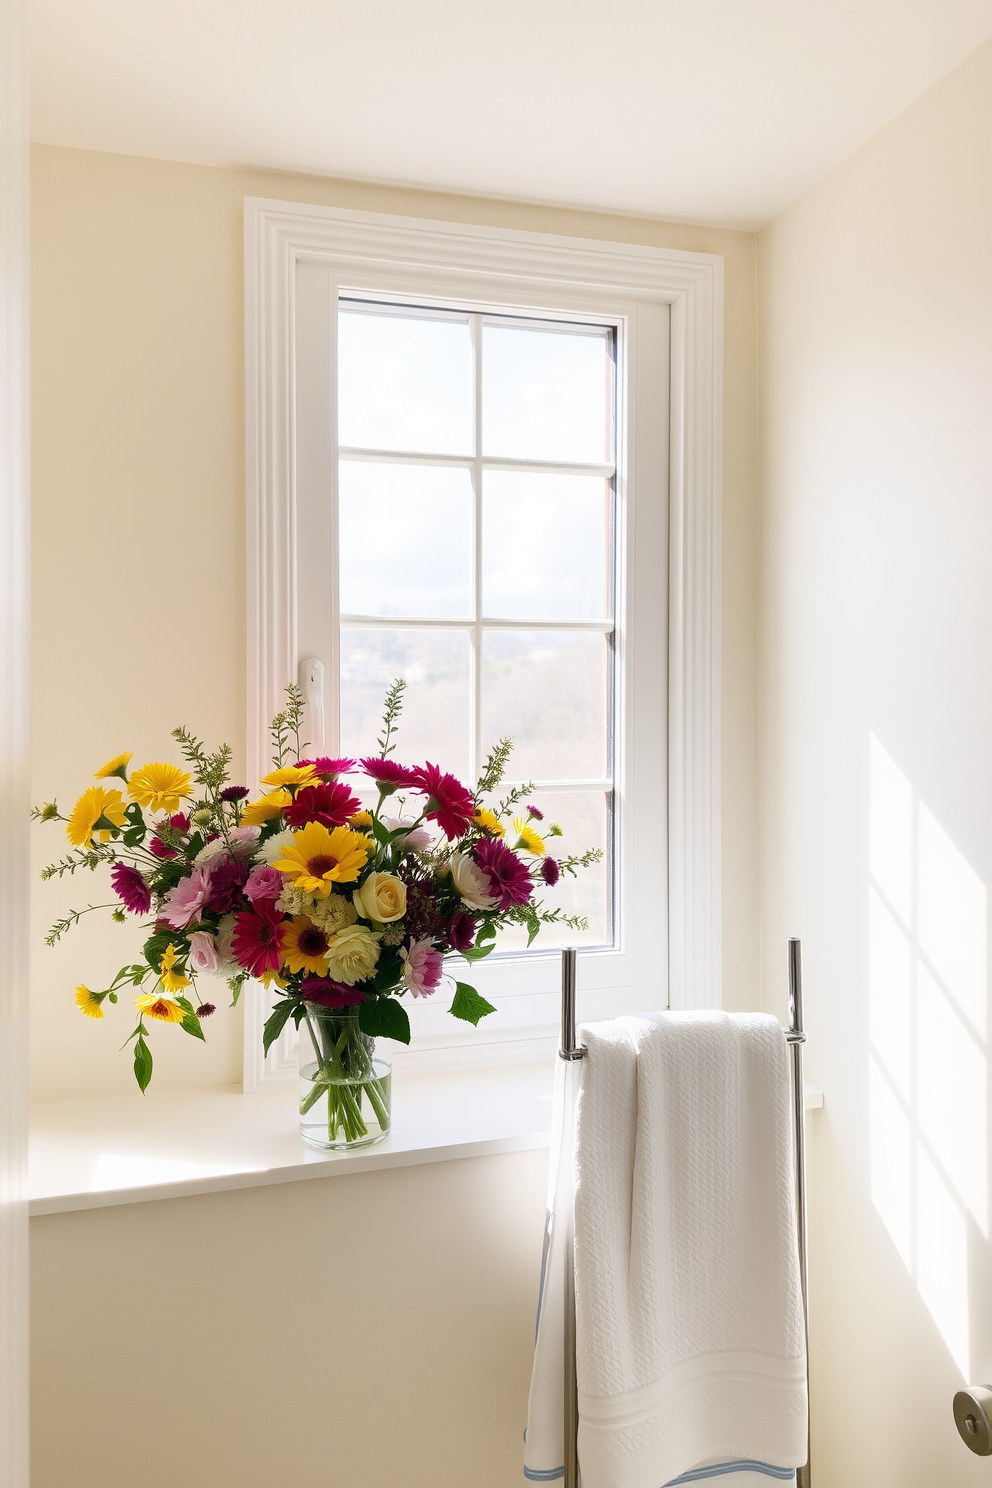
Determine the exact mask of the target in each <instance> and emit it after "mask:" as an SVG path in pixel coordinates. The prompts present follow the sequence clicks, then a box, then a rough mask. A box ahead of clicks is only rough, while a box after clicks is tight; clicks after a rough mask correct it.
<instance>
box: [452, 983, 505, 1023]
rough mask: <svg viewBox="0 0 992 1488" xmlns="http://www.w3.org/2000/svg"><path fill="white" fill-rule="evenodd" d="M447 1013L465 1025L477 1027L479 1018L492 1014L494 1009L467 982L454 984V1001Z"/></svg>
mask: <svg viewBox="0 0 992 1488" xmlns="http://www.w3.org/2000/svg"><path fill="white" fill-rule="evenodd" d="M448 1011H449V1012H450V1013H451V1014H452V1016H453V1017H455V1018H462V1019H464V1021H465V1022H466V1023H472V1024H473V1025H475V1026H476V1027H477V1026H478V1023H479V1019H480V1018H485V1017H486V1016H487V1015H488V1014H489V1013H494V1012H495V1011H496V1009H495V1008H494V1007H493V1005H492V1003H491V1002H487V1001H486V999H485V998H484V997H481V996H480V995H479V993H478V992H476V990H475V988H474V987H470V986H469V985H468V983H467V982H456V983H455V1000H454V1002H453V1003H452V1004H451V1007H450V1008H449V1009H448Z"/></svg>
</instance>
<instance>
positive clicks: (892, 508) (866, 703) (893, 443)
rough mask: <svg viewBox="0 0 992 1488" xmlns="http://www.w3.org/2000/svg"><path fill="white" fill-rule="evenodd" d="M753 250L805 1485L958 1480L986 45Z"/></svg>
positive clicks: (966, 1343) (985, 491)
mask: <svg viewBox="0 0 992 1488" xmlns="http://www.w3.org/2000/svg"><path fill="white" fill-rule="evenodd" d="M758 266H759V278H758V285H759V306H760V322H759V338H760V365H761V369H762V378H761V410H760V417H761V429H762V440H761V461H760V467H759V469H760V479H761V490H762V510H761V561H760V577H759V584H760V593H761V598H762V604H761V619H760V636H761V642H760V668H761V672H760V675H761V697H762V704H761V786H760V799H761V841H762V860H761V861H762V906H763V911H762V968H763V978H764V982H765V998H766V1004H767V1005H768V1006H771V1007H773V1008H774V1009H775V1010H776V1011H779V1012H782V1011H784V1006H783V1001H782V996H781V986H782V975H781V972H782V960H783V945H784V941H785V937H786V936H787V935H789V934H795V935H801V936H802V937H803V946H804V952H805V963H806V987H807V1000H808V1025H809V1031H810V1041H809V1044H808V1045H807V1049H808V1057H809V1065H810V1069H811V1073H812V1076H813V1078H814V1079H816V1080H817V1082H818V1083H820V1084H822V1086H823V1089H824V1092H825V1096H826V1105H825V1108H824V1110H823V1112H822V1113H821V1114H820V1115H819V1116H817V1118H816V1119H815V1121H814V1122H813V1123H811V1125H812V1130H813V1133H814V1146H813V1156H812V1161H813V1208H812V1215H811V1225H810V1231H811V1237H812V1282H811V1287H812V1338H813V1395H812V1399H813V1407H814V1438H813V1450H814V1459H813V1461H814V1481H815V1482H816V1484H817V1488H854V1485H862V1484H869V1483H870V1484H873V1485H876V1488H896V1485H898V1488H934V1485H935V1484H938V1483H939V1484H940V1485H941V1488H956V1485H965V1484H969V1483H979V1482H985V1481H986V1480H987V1477H988V1464H987V1463H985V1462H982V1461H981V1460H980V1459H978V1458H976V1457H973V1456H972V1455H970V1454H969V1453H968V1452H967V1451H966V1450H965V1448H964V1447H963V1446H962V1445H961V1443H960V1442H959V1441H958V1439H957V1436H956V1434H955V1431H954V1427H953V1424H952V1421H951V1410H950V1406H951V1397H952V1394H953V1392H954V1390H955V1389H956V1388H957V1387H958V1386H959V1384H960V1383H961V1380H962V1375H963V1374H967V1375H968V1376H969V1377H970V1378H971V1379H972V1380H975V1381H986V1380H989V1379H992V1308H990V1301H992V1253H990V1249H989V1241H988V1200H987V1192H986V1191H987V1184H988V1176H989V1157H988V1143H987V1131H988V1118H987V1104H988V1102H987V1080H988V1072H987V1042H986V1037H987V1034H986V1028H987V1018H988V995H989V994H988V978H987V971H986V960H987V941H988V931H987V907H986V906H987V894H988V887H989V885H990V884H992V768H990V764H992V701H990V687H989V657H990V645H992V582H990V574H992V422H990V413H989V410H990V407H992V45H987V46H985V47H983V48H982V49H981V50H980V51H979V52H977V53H976V54H974V55H973V56H972V57H971V58H970V59H969V60H968V61H967V62H966V63H965V64H964V65H963V66H962V67H960V68H959V69H958V70H957V71H956V72H954V73H953V74H951V75H950V76H949V77H948V78H946V79H945V80H944V81H943V82H941V83H940V84H939V85H938V86H937V87H936V88H934V89H933V90H932V91H931V92H929V93H928V94H926V96H925V97H923V98H922V99H920V100H919V101H918V102H917V103H916V104H914V105H913V106H912V107H911V108H910V109H908V110H907V111H906V112H905V113H903V114H902V115H901V116H900V117H899V118H897V119H896V120H895V121H894V122H893V123H892V124H891V125H889V126H888V127H887V128H886V129H885V130H883V131H882V132H881V133H880V134H878V135H877V136H876V137H875V138H874V139H872V140H871V141H870V142H869V143H868V144H866V145H865V146H864V147H863V148H862V149H861V150H859V151H858V152H857V153H856V154H855V155H853V156H852V157H851V158H850V159H848V160H847V161H846V162H845V163H844V164H843V165H841V166H840V167H839V168H838V169H837V170H835V171H834V172H833V173H832V174H831V175H829V176H828V177H827V178H826V179H825V180H824V181H822V182H821V183H820V184H819V185H818V186H816V187H815V188H814V189H813V190H811V191H810V192H809V193H807V195H805V196H804V197H803V198H802V199H801V200H800V201H798V202H797V203H796V204H795V205H794V206H792V207H791V208H790V209H789V210H788V211H787V212H785V213H783V215H782V216H781V217H779V218H778V219H777V220H776V221H775V222H774V223H773V224H772V225H771V226H770V227H769V228H768V229H767V230H766V231H764V232H763V233H762V234H761V235H760V238H759V252H758ZM870 735H874V736H875V738H876V740H877V741H878V746H879V748H880V749H881V750H882V751H884V754H883V753H879V752H878V750H876V754H875V770H874V775H872V772H871V768H870V752H869V751H870V744H869V736H870ZM870 875H871V876H872V880H873V882H874V884H875V889H876V898H875V918H874V921H873V927H872V929H871V932H870V931H869V892H870ZM872 1047H874V1049H875V1051H876V1055H877V1063H876V1070H877V1074H876V1082H877V1083H876V1090H877V1103H876V1106H875V1110H874V1114H873V1113H872V1108H871V1106H870V1102H869V1068H870V1063H871V1049H872ZM875 1201H877V1204H878V1206H879V1207H876V1202H875ZM880 1209H881V1210H882V1211H883V1212H884V1215H885V1220H883V1217H882V1214H881V1213H880ZM886 1220H887V1222H885V1221H886Z"/></svg>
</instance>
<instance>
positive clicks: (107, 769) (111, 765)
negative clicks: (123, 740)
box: [93, 750, 133, 781]
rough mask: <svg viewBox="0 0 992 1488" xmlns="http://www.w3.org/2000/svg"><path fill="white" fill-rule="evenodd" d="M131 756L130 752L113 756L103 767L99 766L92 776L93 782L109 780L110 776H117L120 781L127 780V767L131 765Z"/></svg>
mask: <svg viewBox="0 0 992 1488" xmlns="http://www.w3.org/2000/svg"><path fill="white" fill-rule="evenodd" d="M132 758H133V755H132V754H131V752H130V750H127V751H126V752H125V753H124V754H115V755H114V757H113V759H109V760H108V761H107V763H106V764H105V765H101V766H100V768H99V770H97V772H96V774H95V775H94V776H93V779H94V780H109V779H110V777H111V775H119V776H120V778H121V780H124V781H126V780H127V767H128V765H129V764H130V763H131V760H132Z"/></svg>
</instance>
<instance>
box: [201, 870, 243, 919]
mask: <svg viewBox="0 0 992 1488" xmlns="http://www.w3.org/2000/svg"><path fill="white" fill-rule="evenodd" d="M214 864H216V866H214ZM248 873H249V869H248V864H247V863H244V862H242V861H241V859H240V858H224V859H222V861H221V862H219V863H218V862H217V860H216V859H213V860H212V863H211V875H210V896H209V900H208V904H209V907H210V908H211V909H212V910H214V911H215V912H216V913H217V914H220V915H224V914H230V912H231V910H232V909H240V908H241V890H242V889H243V888H244V886H245V884H246V883H247V882H248Z"/></svg>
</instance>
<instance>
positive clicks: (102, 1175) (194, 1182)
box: [30, 1063, 823, 1216]
mask: <svg viewBox="0 0 992 1488" xmlns="http://www.w3.org/2000/svg"><path fill="white" fill-rule="evenodd" d="M552 1079H553V1069H552V1066H551V1065H550V1064H548V1063H541V1064H524V1065H515V1066H512V1067H503V1068H493V1069H474V1070H448V1071H444V1072H443V1073H439V1072H436V1071H435V1072H434V1073H430V1074H404V1073H401V1074H394V1076H393V1130H392V1131H391V1132H390V1134H389V1136H388V1137H387V1138H386V1139H385V1141H384V1142H380V1143H379V1144H378V1145H377V1146H375V1147H368V1148H366V1149H364V1150H363V1151H358V1152H351V1153H340V1152H327V1153H324V1152H318V1151H316V1150H314V1149H312V1148H310V1147H306V1146H304V1144H303V1142H301V1140H300V1138H299V1136H298V1134H297V1129H296V1121H297V1115H296V1093H295V1091H292V1090H275V1091H271V1092H266V1093H264V1094H260V1095H242V1094H241V1092H240V1091H237V1090H228V1089H224V1090H178V1091H162V1092H155V1091H150V1092H149V1093H148V1094H147V1095H146V1096H145V1097H144V1099H142V1098H141V1097H140V1096H139V1095H138V1094H137V1092H135V1094H133V1095H131V1094H128V1095H126V1096H116V1097H112V1098H107V1099H95V1100H77V1101H56V1102H51V1103H49V1104H46V1105H38V1106H35V1107H34V1108H33V1110H32V1113H31V1117H32V1119H31V1158H30V1198H31V1203H30V1212H31V1215H32V1216H40V1215H46V1214H62V1213H67V1212H69V1211H72V1210H76V1209H97V1208H104V1207H106V1206H108V1205H114V1204H134V1203H144V1202H147V1201H148V1200H151V1199H175V1198H186V1197H190V1196H193V1195H196V1194H206V1193H218V1192H222V1191H223V1190H225V1189H234V1188H258V1187H262V1186H263V1185H267V1184H273V1183H293V1182H297V1181H299V1180H302V1179H307V1178H330V1177H339V1176H343V1175H347V1174H349V1173H368V1172H375V1171H378V1170H379V1169H385V1168H396V1167H408V1166H412V1165H414V1164H418V1163H432V1162H448V1161H451V1160H453V1159H455V1158H463V1157H484V1156H489V1155H491V1154H496V1153H502V1152H526V1151H530V1150H533V1149H535V1148H540V1147H546V1146H547V1144H548V1137H549V1130H550V1126H551V1088H552ZM822 1104H823V1096H822V1094H821V1092H820V1091H818V1090H815V1089H813V1087H811V1086H809V1085H807V1087H806V1108H807V1110H809V1109H811V1108H813V1107H816V1106H822Z"/></svg>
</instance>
